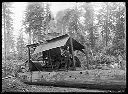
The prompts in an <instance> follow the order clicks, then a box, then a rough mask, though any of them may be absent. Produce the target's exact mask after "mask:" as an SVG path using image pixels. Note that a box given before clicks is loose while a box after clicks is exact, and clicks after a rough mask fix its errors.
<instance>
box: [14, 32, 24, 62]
mask: <svg viewBox="0 0 128 94" xmlns="http://www.w3.org/2000/svg"><path fill="white" fill-rule="evenodd" d="M16 48H17V59H18V60H22V59H24V58H23V57H24V51H25V48H26V47H25V42H24V39H23V33H22V32H20V34H19V37H18V38H17V46H16Z"/></svg>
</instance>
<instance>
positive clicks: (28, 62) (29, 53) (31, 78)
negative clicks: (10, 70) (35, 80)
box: [28, 46, 32, 82]
mask: <svg viewBox="0 0 128 94" xmlns="http://www.w3.org/2000/svg"><path fill="white" fill-rule="evenodd" d="M30 58H31V57H30V48H29V46H28V66H29V71H30ZM30 72H31V82H32V71H30Z"/></svg>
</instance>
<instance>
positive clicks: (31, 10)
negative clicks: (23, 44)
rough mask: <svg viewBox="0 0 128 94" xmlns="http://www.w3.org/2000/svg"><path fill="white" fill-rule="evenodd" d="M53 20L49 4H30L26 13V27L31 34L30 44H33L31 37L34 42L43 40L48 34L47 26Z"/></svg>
mask: <svg viewBox="0 0 128 94" xmlns="http://www.w3.org/2000/svg"><path fill="white" fill-rule="evenodd" d="M45 5H46V6H45ZM50 19H51V14H50V10H49V6H48V4H43V6H42V3H39V2H38V3H37V2H36V3H35V2H34V3H29V4H28V6H27V9H26V13H25V21H24V25H25V28H26V31H27V32H28V33H29V37H30V38H29V39H30V41H29V43H30V44H31V35H32V37H33V42H37V41H41V40H43V38H42V37H43V35H44V34H45V32H46V28H47V25H48V23H49V21H50Z"/></svg>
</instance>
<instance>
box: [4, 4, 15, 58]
mask: <svg viewBox="0 0 128 94" xmlns="http://www.w3.org/2000/svg"><path fill="white" fill-rule="evenodd" d="M12 14H13V12H11V3H7V2H4V3H2V28H4V44H5V47H4V48H5V52H6V54H5V55H7V59H10V58H11V56H12V54H13V53H14V40H13V32H12V31H13V20H12V18H11V15H12ZM3 25H4V27H3Z"/></svg>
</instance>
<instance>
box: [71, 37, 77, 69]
mask: <svg viewBox="0 0 128 94" xmlns="http://www.w3.org/2000/svg"><path fill="white" fill-rule="evenodd" d="M70 44H71V51H72V59H73V67H74V68H73V69H74V70H76V64H75V58H74V51H73V42H72V38H71V37H70Z"/></svg>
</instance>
